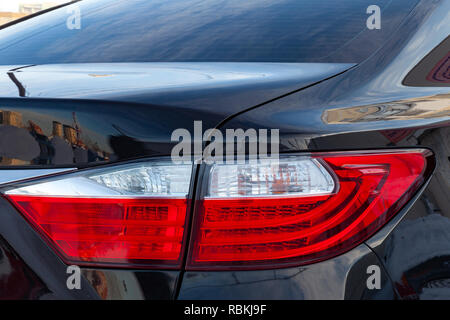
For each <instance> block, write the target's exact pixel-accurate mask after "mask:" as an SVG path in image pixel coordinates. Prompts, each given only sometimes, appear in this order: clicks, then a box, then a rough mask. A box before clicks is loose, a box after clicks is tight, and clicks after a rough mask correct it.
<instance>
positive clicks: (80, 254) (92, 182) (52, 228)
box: [5, 161, 192, 268]
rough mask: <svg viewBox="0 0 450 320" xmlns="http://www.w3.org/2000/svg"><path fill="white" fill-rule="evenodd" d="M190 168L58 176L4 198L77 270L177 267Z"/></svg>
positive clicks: (159, 165) (143, 166)
mask: <svg viewBox="0 0 450 320" xmlns="http://www.w3.org/2000/svg"><path fill="white" fill-rule="evenodd" d="M191 172H192V166H191V165H181V166H174V165H172V164H171V163H170V162H160V161H149V162H140V163H135V164H127V165H118V166H110V167H107V168H102V169H93V170H86V171H83V172H78V173H71V174H66V175H62V176H61V177H58V178H51V179H47V180H43V181H39V182H36V183H29V184H27V185H24V186H21V187H18V188H15V189H11V190H8V191H7V192H5V196H6V197H7V198H8V199H9V200H10V201H11V202H12V203H13V205H15V206H16V207H17V209H18V210H19V211H20V212H21V213H22V214H23V215H24V217H25V218H26V219H27V220H28V221H29V222H30V223H31V224H32V225H33V226H34V227H35V229H36V230H37V231H38V232H39V233H41V234H42V235H43V236H44V238H45V239H46V240H47V241H48V243H49V244H50V245H51V246H52V247H53V248H55V249H56V251H57V252H58V253H59V254H60V255H61V257H62V258H63V260H64V261H66V262H67V263H76V264H81V265H82V264H96V265H111V264H113V265H114V264H118V265H119V266H120V265H126V266H138V267H139V266H145V267H152V266H154V267H164V268H166V267H173V268H177V267H180V265H181V260H182V259H181V258H182V249H183V240H184V237H185V228H186V221H187V219H186V214H187V208H188V199H187V196H188V193H189V185H190V181H191Z"/></svg>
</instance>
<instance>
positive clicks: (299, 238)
mask: <svg viewBox="0 0 450 320" xmlns="http://www.w3.org/2000/svg"><path fill="white" fill-rule="evenodd" d="M427 155H430V154H429V152H427V151H419V152H393V153H380V154H372V153H366V154H355V153H350V154H345V153H341V154H328V155H326V154H324V155H320V156H318V157H315V158H316V159H318V160H319V161H320V162H321V163H322V164H323V166H324V167H327V170H329V171H330V174H332V175H333V176H334V179H335V184H336V185H335V189H334V190H333V191H332V192H330V193H329V194H322V195H320V194H319V195H315V194H311V195H310V196H309V195H307V194H306V195H305V194H302V195H299V196H294V195H293V196H284V197H283V196H279V195H277V194H276V193H274V194H272V195H268V196H264V197H248V196H247V197H241V198H239V197H236V198H234V199H232V198H228V199H223V198H214V197H209V198H208V197H207V198H206V199H204V200H203V201H202V203H201V204H200V205H199V206H198V207H199V209H198V217H196V224H195V229H194V236H193V241H192V254H191V256H190V260H189V263H188V268H189V269H203V268H216V267H218V268H224V267H225V268H230V267H239V268H242V267H274V266H283V265H290V264H294V265H300V264H307V263H312V262H316V261H320V260H324V259H327V258H330V257H333V256H336V255H339V254H341V253H343V252H345V251H348V250H350V249H351V248H353V247H355V246H357V245H358V244H360V243H361V242H363V241H364V240H366V239H368V238H369V237H370V236H371V235H373V234H374V233H375V232H376V231H377V230H378V229H380V227H382V226H383V225H384V224H385V223H386V222H388V221H389V219H390V218H392V216H393V215H395V214H396V213H397V212H398V211H399V210H400V208H401V207H402V206H403V205H404V204H405V203H406V202H407V201H408V200H409V199H410V198H411V197H412V195H413V194H414V193H415V192H416V191H417V189H418V188H419V187H420V186H421V184H422V183H423V181H424V175H425V172H426V171H425V170H426V168H427V160H426V157H427ZM290 181H292V180H290V178H289V179H287V180H286V181H285V183H287V184H289V183H290Z"/></svg>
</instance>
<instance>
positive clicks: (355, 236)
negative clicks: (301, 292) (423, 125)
mask: <svg viewBox="0 0 450 320" xmlns="http://www.w3.org/2000/svg"><path fill="white" fill-rule="evenodd" d="M433 168H434V157H433V155H432V153H431V151H428V150H425V149H414V150H412V149H408V150H387V151H386V150H385V151H364V152H332V153H315V154H302V155H283V156H281V157H280V159H278V160H271V159H261V160H257V161H250V162H247V163H243V164H215V165H208V166H206V165H205V168H204V170H203V171H201V172H202V174H200V177H199V182H198V184H197V185H198V188H197V197H196V200H195V201H191V200H190V199H189V195H190V194H192V190H190V188H191V180H192V170H193V166H192V165H175V164H173V163H171V162H170V161H167V160H161V159H156V160H152V161H147V162H139V163H132V164H124V165H114V166H108V167H105V168H101V169H88V170H84V171H80V172H76V173H69V174H62V175H60V176H58V177H53V178H47V179H40V180H36V181H32V182H28V183H22V184H18V185H15V186H10V187H8V188H7V189H6V190H3V191H4V195H5V197H6V198H7V199H9V201H10V202H11V203H12V204H13V205H14V206H15V207H16V208H17V209H18V210H19V211H20V212H21V213H22V215H23V216H24V217H25V218H26V220H27V221H28V222H29V223H30V224H31V225H32V226H33V227H34V228H35V229H36V231H38V232H39V233H40V234H41V235H42V237H43V238H44V239H45V240H46V241H47V242H48V244H49V245H50V246H51V247H52V248H54V250H55V251H56V252H57V253H58V254H59V255H60V257H61V258H62V259H63V260H64V261H65V262H66V263H68V264H79V265H95V266H112V267H138V268H174V269H180V268H182V267H183V261H184V258H185V257H186V258H187V259H186V266H185V267H186V269H188V270H205V269H206V270H210V269H214V270H227V269H255V268H279V267H286V266H293V265H296V266H297V265H304V264H309V263H314V262H317V261H321V260H325V259H329V258H331V257H333V256H336V255H339V254H342V253H344V252H346V251H348V250H350V249H352V248H354V247H355V246H357V245H359V244H361V243H362V242H363V241H365V240H366V239H368V238H369V237H371V236H372V235H373V234H374V233H375V232H377V231H378V230H379V229H380V228H381V227H382V226H384V225H385V224H386V223H387V222H388V221H389V220H390V219H391V218H392V217H393V216H394V215H395V214H396V213H398V212H399V211H400V209H401V208H402V207H403V206H404V205H405V204H406V203H407V202H408V200H410V199H411V198H412V197H413V195H414V194H415V193H416V192H417V190H418V189H419V188H420V187H421V186H422V185H423V183H424V182H425V181H426V180H427V179H428V177H429V176H430V174H431V171H432V170H433ZM192 208H193V210H192V212H193V216H192V217H191V216H190V212H191V209H192ZM191 219H192V224H190V221H191ZM188 226H192V227H191V228H188ZM189 235H190V237H188V236H189ZM188 238H190V241H189V242H190V243H189V245H188V243H187V241H188V240H187V239H188Z"/></svg>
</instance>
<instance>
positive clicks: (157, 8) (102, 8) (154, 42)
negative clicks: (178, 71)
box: [0, 0, 418, 65]
mask: <svg viewBox="0 0 450 320" xmlns="http://www.w3.org/2000/svg"><path fill="white" fill-rule="evenodd" d="M417 1H418V0H397V1H389V0H376V1H374V0H340V1H339V2H336V1H334V0H321V1H298V0H270V1H261V0H247V1H245V2H243V1H240V0H227V1H224V0H209V1H199V0H172V1H164V0H134V1H133V2H132V4H130V2H129V1H127V0H83V1H81V2H78V3H75V4H73V5H69V6H68V7H67V8H61V9H57V10H54V11H52V12H50V13H48V14H45V15H42V16H38V17H36V18H35V19H29V20H27V21H24V22H23V23H19V24H17V25H12V26H10V27H8V28H6V29H4V30H3V32H2V33H1V34H0V63H1V64H8V65H11V64H21V65H23V64H49V63H88V62H94V63H99V62H151V61H155V62H175V61H178V62H180V61H184V62H195V61H201V62H361V61H363V60H364V59H366V58H367V57H368V56H370V55H371V54H372V53H373V52H374V51H375V50H377V49H378V48H379V47H381V46H382V45H383V43H384V42H385V41H386V40H387V39H388V38H389V37H390V35H391V34H392V33H393V32H395V30H396V28H397V27H398V25H399V24H400V23H401V22H402V20H403V19H405V17H406V16H407V15H408V14H409V12H410V11H411V9H412V8H413V7H414V6H415V5H416V4H417ZM369 5H378V6H379V7H380V9H381V10H382V12H383V28H381V29H379V30H375V31H373V30H368V29H367V28H366V19H367V15H366V14H365V13H366V9H367V7H368V6H369ZM76 8H78V10H79V12H80V13H81V15H82V18H81V21H80V28H79V29H74V28H67V24H68V21H69V22H70V21H71V20H70V18H71V15H72V14H74V12H76V11H71V10H76ZM68 12H69V13H68ZM71 12H72V13H71ZM124 26H126V27H124ZM30 30H32V31H30Z"/></svg>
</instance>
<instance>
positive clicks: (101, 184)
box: [6, 161, 192, 198]
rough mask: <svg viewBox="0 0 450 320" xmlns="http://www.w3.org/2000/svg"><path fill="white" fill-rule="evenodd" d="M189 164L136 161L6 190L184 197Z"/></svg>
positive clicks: (18, 192) (75, 195) (42, 192)
mask: <svg viewBox="0 0 450 320" xmlns="http://www.w3.org/2000/svg"><path fill="white" fill-rule="evenodd" d="M191 173H192V165H176V166H175V165H173V164H171V163H170V162H163V163H161V162H156V161H149V162H140V163H134V164H124V165H117V166H111V167H108V168H102V169H94V170H89V171H85V172H79V173H75V174H68V175H64V176H63V177H62V178H60V179H52V180H49V181H47V182H42V183H36V184H32V185H27V186H24V187H20V188H18V189H13V190H9V191H7V192H6V194H15V195H40V196H61V197H68V196H72V197H84V196H85V197H120V196H126V197H130V196H131V197H171V198H173V197H186V196H187V195H188V193H189V185H190V182H191Z"/></svg>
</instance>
